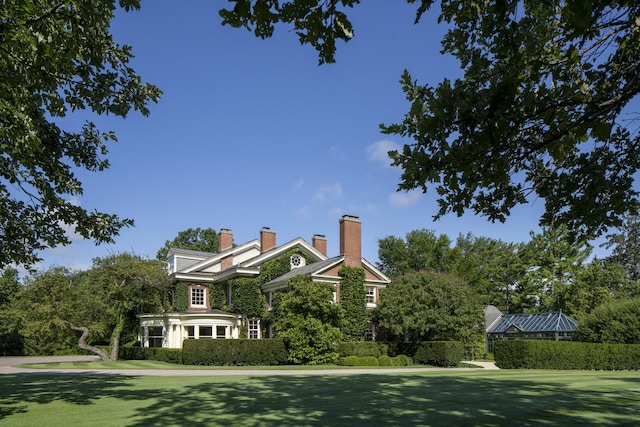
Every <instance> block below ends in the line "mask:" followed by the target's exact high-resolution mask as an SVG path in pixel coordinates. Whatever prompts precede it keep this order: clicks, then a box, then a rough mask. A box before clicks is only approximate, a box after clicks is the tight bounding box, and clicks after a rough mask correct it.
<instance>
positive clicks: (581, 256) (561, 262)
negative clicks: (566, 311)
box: [520, 225, 591, 310]
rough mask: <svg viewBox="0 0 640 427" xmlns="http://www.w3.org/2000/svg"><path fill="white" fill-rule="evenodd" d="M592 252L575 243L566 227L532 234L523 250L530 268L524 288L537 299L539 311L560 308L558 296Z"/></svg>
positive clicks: (546, 229)
mask: <svg viewBox="0 0 640 427" xmlns="http://www.w3.org/2000/svg"><path fill="white" fill-rule="evenodd" d="M590 253H591V247H590V246H588V245H587V244H585V243H582V242H575V241H573V240H572V238H571V236H570V232H569V230H568V228H567V227H566V226H564V225H558V226H555V227H544V228H543V230H542V232H540V233H533V232H532V233H531V240H530V241H529V242H527V243H526V244H525V245H524V246H523V247H522V249H521V251H520V254H521V256H522V259H523V260H524V262H525V263H527V265H528V266H529V270H528V271H527V273H526V275H525V276H524V277H523V279H522V286H523V288H524V289H528V291H529V292H532V293H533V294H531V295H535V296H536V299H537V304H536V309H540V310H558V309H559V308H560V307H558V305H557V301H556V293H557V292H559V291H561V289H563V288H565V287H566V286H568V285H569V284H570V283H571V281H572V280H573V279H574V278H575V276H576V274H577V271H578V269H579V268H580V267H581V266H582V263H583V262H584V261H585V260H586V259H587V257H588V256H589V255H590ZM523 296H524V294H523ZM522 308H524V307H522ZM531 308H533V307H531Z"/></svg>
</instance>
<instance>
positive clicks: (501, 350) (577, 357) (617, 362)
mask: <svg viewBox="0 0 640 427" xmlns="http://www.w3.org/2000/svg"><path fill="white" fill-rule="evenodd" d="M494 349H495V353H494V357H495V362H496V365H497V366H498V367H499V368H501V369H586V370H591V369H596V370H638V369H640V344H599V343H585V342H575V341H542V340H504V341H496V342H495V343H494Z"/></svg>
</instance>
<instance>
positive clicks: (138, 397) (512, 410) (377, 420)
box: [0, 370, 640, 427]
mask: <svg viewBox="0 0 640 427" xmlns="http://www.w3.org/2000/svg"><path fill="white" fill-rule="evenodd" d="M543 424H546V425H567V426H576V425H621V424H627V425H639V424H640V372H593V371H588V372H583V371H507V370H503V371H484V370H473V371H450V372H433V371H431V372H419V373H409V372H405V373H397V374H396V373H394V374H368V375H356V374H349V373H348V371H345V373H344V374H339V375H300V376H253V377H252V376H225V377H221V376H218V377H216V376H195V377H193V376H192V377H186V376H181V377H133V376H119V375H78V374H19V375H0V425H2V426H3V427H9V426H65V427H68V426H84V425H86V426H89V425H90V426H93V425H101V426H153V425H162V426H186V425H208V426H215V425H225V426H236V425H237V426H271V425H273V426H281V425H295V426H303V425H318V426H320V425H322V426H325V425H342V426H353V425H367V426H371V425H435V426H447V425H478V426H481V425H487V426H490V425H518V426H523V425H525V426H526V425H543Z"/></svg>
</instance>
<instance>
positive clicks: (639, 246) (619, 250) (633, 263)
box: [605, 215, 640, 281]
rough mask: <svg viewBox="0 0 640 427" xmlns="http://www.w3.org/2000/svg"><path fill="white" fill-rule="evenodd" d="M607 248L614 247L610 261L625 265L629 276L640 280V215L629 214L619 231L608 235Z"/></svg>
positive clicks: (634, 279)
mask: <svg viewBox="0 0 640 427" xmlns="http://www.w3.org/2000/svg"><path fill="white" fill-rule="evenodd" d="M605 246H606V247H607V249H611V248H613V249H612V252H611V256H609V257H608V258H607V259H608V260H609V261H612V262H615V263H617V264H620V265H621V266H623V267H624V269H625V271H626V273H627V277H628V278H629V279H631V280H633V281H640V217H638V216H637V215H627V216H625V218H624V222H623V223H622V225H621V226H620V227H618V232H617V233H612V234H610V235H608V236H607V243H606V244H605Z"/></svg>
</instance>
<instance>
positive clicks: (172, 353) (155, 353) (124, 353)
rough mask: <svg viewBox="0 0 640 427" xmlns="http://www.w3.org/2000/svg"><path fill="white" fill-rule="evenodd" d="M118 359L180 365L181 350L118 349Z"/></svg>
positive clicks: (152, 348) (154, 348) (153, 348)
mask: <svg viewBox="0 0 640 427" xmlns="http://www.w3.org/2000/svg"><path fill="white" fill-rule="evenodd" d="M118 358H119V359H122V360H156V361H158V362H167V363H174V364H176V365H181V364H182V350H181V349H179V348H156V347H151V348H148V347H124V346H123V347H120V354H119V355H118Z"/></svg>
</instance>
